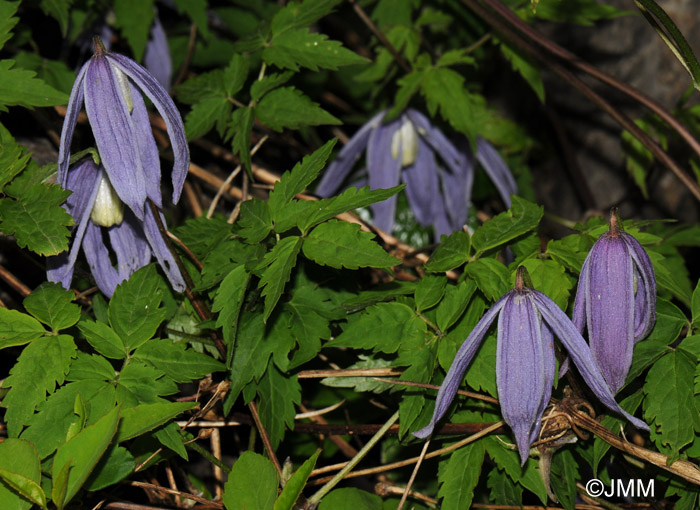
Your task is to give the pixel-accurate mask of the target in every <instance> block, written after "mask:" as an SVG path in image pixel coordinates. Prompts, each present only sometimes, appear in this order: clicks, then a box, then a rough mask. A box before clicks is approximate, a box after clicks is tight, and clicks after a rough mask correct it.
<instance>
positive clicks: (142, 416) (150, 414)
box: [115, 402, 198, 443]
mask: <svg viewBox="0 0 700 510" xmlns="http://www.w3.org/2000/svg"><path fill="white" fill-rule="evenodd" d="M197 405H198V404H197V402H166V403H159V404H141V405H138V406H136V407H131V408H129V409H124V410H123V411H122V419H121V422H120V423H119V431H118V432H117V436H116V438H115V441H117V442H119V443H121V442H122V441H126V440H127V439H131V438H134V437H136V436H140V435H141V434H144V433H146V432H148V431H149V430H153V429H154V428H156V427H159V426H161V425H163V424H164V423H166V422H167V421H168V420H171V419H172V418H175V417H176V416H178V415H180V414H182V413H184V412H185V411H187V410H189V409H192V408H193V407H196V406H197Z"/></svg>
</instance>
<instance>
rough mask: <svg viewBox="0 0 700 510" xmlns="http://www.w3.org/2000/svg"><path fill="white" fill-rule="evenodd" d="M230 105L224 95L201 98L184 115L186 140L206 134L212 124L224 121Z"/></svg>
mask: <svg viewBox="0 0 700 510" xmlns="http://www.w3.org/2000/svg"><path fill="white" fill-rule="evenodd" d="M231 108H232V105H231V103H229V102H228V101H227V100H226V98H224V97H212V98H207V99H202V100H201V101H199V102H198V103H196V104H195V105H194V106H193V107H192V110H190V113H188V114H187V116H186V117H185V132H186V133H187V139H188V140H196V139H197V138H201V137H202V136H204V135H206V134H207V133H208V132H209V131H210V130H211V128H213V127H214V124H216V123H217V122H218V123H223V122H225V121H226V120H227V119H228V118H229V116H230V114H231Z"/></svg>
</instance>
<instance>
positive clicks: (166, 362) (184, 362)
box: [133, 338, 226, 382]
mask: <svg viewBox="0 0 700 510" xmlns="http://www.w3.org/2000/svg"><path fill="white" fill-rule="evenodd" d="M186 347H187V345H186V344H183V343H173V342H172V341H171V340H169V339H167V338H164V339H153V340H149V341H148V342H146V343H145V344H144V345H142V346H141V347H139V348H138V349H137V350H136V352H134V355H133V359H134V360H141V361H145V362H146V363H148V364H149V365H152V366H153V367H155V368H157V369H158V370H160V371H162V372H164V373H165V374H166V375H167V376H168V377H170V378H172V379H173V380H174V381H176V382H190V381H193V380H196V379H201V378H202V377H204V376H205V375H207V374H211V373H212V372H218V371H220V370H225V368H226V367H225V366H224V364H223V363H221V362H220V361H217V360H215V359H214V358H212V357H211V356H208V355H206V354H202V353H199V352H197V351H195V350H193V349H187V348H186Z"/></svg>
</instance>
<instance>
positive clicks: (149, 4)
mask: <svg viewBox="0 0 700 510" xmlns="http://www.w3.org/2000/svg"><path fill="white" fill-rule="evenodd" d="M114 13H115V14H116V15H117V21H116V24H117V28H119V29H120V30H121V32H122V34H123V35H124V37H126V40H127V41H128V42H129V46H131V49H132V50H133V52H134V58H135V59H136V60H137V61H141V59H142V58H143V53H144V51H145V50H146V43H147V42H148V36H149V34H150V32H151V24H152V23H153V18H154V17H155V10H154V8H153V0H115V1H114Z"/></svg>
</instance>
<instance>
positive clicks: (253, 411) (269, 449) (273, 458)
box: [248, 401, 282, 478]
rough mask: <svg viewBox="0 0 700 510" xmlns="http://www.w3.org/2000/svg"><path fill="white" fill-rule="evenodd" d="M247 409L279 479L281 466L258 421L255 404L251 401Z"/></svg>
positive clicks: (263, 428)
mask: <svg viewBox="0 0 700 510" xmlns="http://www.w3.org/2000/svg"><path fill="white" fill-rule="evenodd" d="M248 408H249V409H250V413H251V414H252V415H253V420H255V426H256V427H257V429H258V432H259V433H260V437H261V438H262V441H263V444H264V445H265V450H266V451H267V456H268V457H270V460H271V461H272V463H273V464H274V465H275V469H276V470H277V475H278V476H279V477H280V478H281V477H282V466H280V461H279V460H277V456H276V455H275V450H274V449H273V448H272V443H271V442H270V438H269V436H268V435H267V431H266V430H265V427H263V424H262V422H261V421H260V416H259V415H258V408H257V406H256V405H255V402H253V401H251V402H250V404H248Z"/></svg>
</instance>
